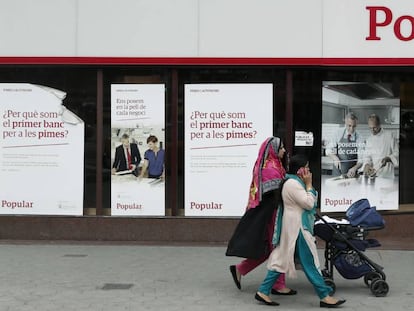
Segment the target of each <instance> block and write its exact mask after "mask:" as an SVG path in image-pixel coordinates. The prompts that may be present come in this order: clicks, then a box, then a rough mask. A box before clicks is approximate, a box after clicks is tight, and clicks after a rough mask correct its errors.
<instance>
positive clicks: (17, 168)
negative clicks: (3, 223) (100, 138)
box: [0, 83, 84, 215]
mask: <svg viewBox="0 0 414 311" xmlns="http://www.w3.org/2000/svg"><path fill="white" fill-rule="evenodd" d="M65 97H66V93H65V92H62V91H59V90H56V89H51V88H49V87H45V86H40V85H32V84H25V83H16V84H14V83H11V84H9V83H1V84H0V114H1V116H2V120H1V123H0V129H1V130H0V131H1V134H0V135H1V140H0V151H1V154H0V166H1V174H0V202H1V204H0V214H35V215H83V173H84V122H83V121H82V120H81V119H79V118H78V117H77V116H76V115H75V114H73V113H72V112H71V111H69V110H68V109H66V107H65V106H63V105H62V101H63V99H64V98H65Z"/></svg>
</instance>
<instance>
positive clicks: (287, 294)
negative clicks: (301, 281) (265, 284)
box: [272, 288, 298, 296]
mask: <svg viewBox="0 0 414 311" xmlns="http://www.w3.org/2000/svg"><path fill="white" fill-rule="evenodd" d="M297 293H298V292H297V291H295V290H294V289H289V291H288V292H286V293H283V292H279V291H277V290H276V289H274V288H272V294H273V295H285V296H291V295H296V294H297Z"/></svg>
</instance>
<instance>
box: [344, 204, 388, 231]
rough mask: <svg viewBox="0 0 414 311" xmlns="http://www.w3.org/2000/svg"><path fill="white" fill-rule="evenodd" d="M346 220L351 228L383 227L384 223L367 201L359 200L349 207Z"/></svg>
mask: <svg viewBox="0 0 414 311" xmlns="http://www.w3.org/2000/svg"><path fill="white" fill-rule="evenodd" d="M346 218H347V219H348V220H349V222H350V223H351V225H352V226H361V227H384V225H385V221H384V219H383V218H382V216H381V215H380V214H379V213H378V212H377V210H376V208H375V206H371V205H370V203H369V201H368V199H360V200H358V201H355V202H354V203H352V204H351V206H349V208H348V210H347V211H346Z"/></svg>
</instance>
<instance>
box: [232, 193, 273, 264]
mask: <svg viewBox="0 0 414 311" xmlns="http://www.w3.org/2000/svg"><path fill="white" fill-rule="evenodd" d="M279 201H280V190H279V189H278V190H274V191H272V192H270V193H266V194H264V195H263V197H262V201H261V202H260V204H259V205H258V206H256V207H255V208H251V209H248V210H247V211H246V212H245V214H244V215H243V216H242V217H241V218H240V221H239V223H238V224H237V226H236V229H235V231H234V233H233V235H232V237H231V238H230V241H229V243H228V246H227V250H226V256H236V257H242V258H250V259H260V258H263V257H264V256H266V257H267V256H268V255H269V254H270V252H271V251H272V233H273V230H274V225H275V214H276V210H277V206H278V203H279ZM269 233H270V234H269Z"/></svg>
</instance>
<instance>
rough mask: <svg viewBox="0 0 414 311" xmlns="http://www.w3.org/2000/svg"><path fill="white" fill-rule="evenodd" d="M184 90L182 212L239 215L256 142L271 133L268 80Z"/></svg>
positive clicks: (258, 145)
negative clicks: (183, 189) (183, 191)
mask: <svg viewBox="0 0 414 311" xmlns="http://www.w3.org/2000/svg"><path fill="white" fill-rule="evenodd" d="M184 90H185V94H184V95H185V105H184V106H185V140H184V141H185V215H186V216H241V215H243V213H244V212H245V208H246V206H247V199H248V190H249V186H250V182H251V177H252V169H253V165H254V162H255V160H256V157H257V154H258V151H259V147H260V145H261V143H262V142H263V141H264V140H265V139H266V138H267V137H269V136H272V133H273V85H272V84H186V85H185V89H184Z"/></svg>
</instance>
